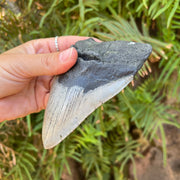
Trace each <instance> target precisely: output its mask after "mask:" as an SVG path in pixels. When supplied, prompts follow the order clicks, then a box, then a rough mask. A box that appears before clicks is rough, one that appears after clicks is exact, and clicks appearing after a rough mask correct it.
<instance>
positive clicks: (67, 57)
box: [59, 47, 78, 73]
mask: <svg viewBox="0 0 180 180" xmlns="http://www.w3.org/2000/svg"><path fill="white" fill-rule="evenodd" d="M77 58H78V53H77V51H76V49H75V48H74V47H71V48H69V49H67V50H65V51H63V52H61V53H60V54H59V60H60V63H61V73H65V72H66V71H68V70H69V69H70V68H71V67H72V66H73V65H74V64H75V63H76V61H77Z"/></svg>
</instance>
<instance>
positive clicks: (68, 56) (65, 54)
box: [59, 48, 73, 63]
mask: <svg viewBox="0 0 180 180" xmlns="http://www.w3.org/2000/svg"><path fill="white" fill-rule="evenodd" d="M72 52H73V48H70V49H67V50H65V51H63V52H61V53H60V54H59V60H60V61H61V62H62V63H66V62H67V61H68V60H70V59H71V55H72Z"/></svg>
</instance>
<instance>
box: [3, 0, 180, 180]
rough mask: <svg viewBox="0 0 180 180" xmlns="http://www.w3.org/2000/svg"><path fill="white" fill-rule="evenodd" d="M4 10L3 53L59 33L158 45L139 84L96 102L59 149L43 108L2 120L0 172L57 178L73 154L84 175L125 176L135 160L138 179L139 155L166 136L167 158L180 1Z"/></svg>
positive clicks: (83, 2)
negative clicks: (48, 141)
mask: <svg viewBox="0 0 180 180" xmlns="http://www.w3.org/2000/svg"><path fill="white" fill-rule="evenodd" d="M0 9H1V11H0V37H1V38H0V47H1V48H0V52H4V51H6V50H8V49H10V48H13V47H15V46H17V45H19V44H21V43H23V42H26V41H28V40H32V39H37V38H44V37H53V36H56V35H59V36H62V35H82V36H95V37H97V38H100V39H101V40H104V41H109V40H129V41H138V42H146V43H150V44H151V45H152V47H153V52H152V55H151V56H150V58H149V63H146V65H145V66H144V67H143V68H142V70H141V71H139V73H138V75H137V77H136V78H135V86H134V87H132V86H129V87H127V88H126V89H125V91H124V93H120V94H118V95H117V96H116V97H114V98H112V99H111V100H110V101H108V102H107V103H105V104H104V105H102V106H101V107H100V108H98V109H97V110H96V111H95V112H94V113H93V114H91V115H90V116H89V117H88V118H87V120H86V121H85V122H84V123H83V124H81V125H80V127H78V128H77V129H76V130H75V131H74V132H73V133H72V134H71V135H70V136H68V137H67V138H66V139H65V140H64V141H63V142H62V143H61V144H59V145H58V146H56V147H55V148H53V149H50V150H44V149H43V146H42V140H41V129H42V121H43V115H44V111H41V112H40V113H38V114H31V115H28V116H27V117H25V118H22V119H18V120H14V121H11V122H3V123H1V124H0V129H1V130H0V179H13V180H16V179H20V180H21V179H22V180H24V179H30V180H31V179H33V180H36V179H38V180H41V179H42V180H43V179H46V180H47V179H53V180H59V179H61V178H62V175H63V172H64V171H65V170H66V171H67V172H68V173H69V174H71V173H72V172H71V166H70V161H72V160H74V161H75V163H77V165H78V167H79V169H80V171H81V174H82V175H81V176H82V177H81V178H82V179H88V180H95V179H99V180H109V179H114V180H125V179H127V177H128V169H129V164H130V163H132V164H133V172H134V177H135V178H136V170H135V166H136V164H135V159H136V158H143V155H144V152H145V150H147V148H149V147H150V146H153V145H154V142H155V140H156V139H161V140H162V149H163V156H164V163H166V137H165V132H164V128H163V125H164V124H169V125H172V126H176V127H177V128H180V125H179V124H178V123H177V121H176V118H177V117H176V116H175V115H174V114H173V113H171V110H172V109H173V110H175V111H178V110H177V109H178V107H180V106H179V105H180V104H179V102H180V101H179V100H180V95H179V94H180V93H179V88H180V52H179V49H180V43H179V40H180V31H179V29H180V21H179V20H180V0H168V1H167V0H156V1H150V0H138V1H135V0H103V1H100V0H93V1H92V0H79V1H78V0H64V1H62V0H53V1H50V0H36V1H35V0H14V1H10V0H3V1H1V2H0ZM151 71H152V73H151V74H150V75H148V72H149V73H150V72H151ZM143 77H144V78H143ZM172 79H173V82H172ZM174 97H175V98H176V100H175V101H174V103H171V104H169V103H167V101H168V99H171V98H172V99H173V98H174ZM159 134H160V135H159Z"/></svg>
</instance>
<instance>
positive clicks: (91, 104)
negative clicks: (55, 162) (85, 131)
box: [42, 38, 152, 149]
mask: <svg viewBox="0 0 180 180" xmlns="http://www.w3.org/2000/svg"><path fill="white" fill-rule="evenodd" d="M74 47H75V48H76V50H77V51H78V60H77V63H76V65H75V66H74V67H73V68H72V69H71V70H69V71H68V72H67V73H65V74H63V75H59V76H56V77H55V79H54V82H53V86H52V89H51V92H50V97H49V100H48V105H47V108H46V111H45V117H44V122H43V130H42V138H43V144H44V148H46V149H49V148H52V147H54V146H55V145H57V144H58V143H60V142H61V141H62V140H63V139H64V138H65V137H66V136H68V135H69V134H70V133H71V132H72V131H73V130H74V129H75V128H77V127H78V126H79V125H80V123H81V122H82V121H83V120H84V119H85V118H86V117H87V116H88V115H89V114H91V113H92V112H93V111H94V110H95V109H96V108H97V107H99V106H100V105H101V104H102V103H104V102H106V101H107V100H109V99H110V98H112V97H113V96H115V95H116V94H118V93H119V92H120V91H121V90H122V89H123V88H125V87H126V86H127V85H128V84H129V83H130V82H131V81H132V80H133V76H134V75H135V74H136V72H137V71H138V70H139V69H140V68H141V67H142V65H143V64H144V62H145V60H146V59H147V58H148V57H149V55H150V53H151V51H152V47H151V46H150V45H149V44H143V43H136V42H127V41H111V42H101V43H99V42H96V41H94V40H93V39H91V38H90V39H88V40H84V41H78V42H77V43H76V44H75V45H74Z"/></svg>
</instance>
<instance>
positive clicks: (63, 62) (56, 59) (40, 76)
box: [0, 36, 89, 122]
mask: <svg viewBox="0 0 180 180" xmlns="http://www.w3.org/2000/svg"><path fill="white" fill-rule="evenodd" d="M87 38H89V37H79V36H62V37H59V38H58V46H59V49H60V52H57V50H56V47H55V42H54V38H46V39H38V40H32V41H29V42H26V43H24V44H22V45H20V46H18V47H15V48H13V49H11V50H9V51H6V52H5V53H3V54H1V55H0V85H1V88H0V122H1V121H4V120H12V119H16V118H19V117H23V116H26V115H28V114H30V113H34V112H39V111H40V110H42V109H45V108H46V105H47V101H48V98H49V91H50V88H51V84H52V79H53V76H54V75H58V74H63V73H65V72H67V71H68V70H69V69H70V68H71V67H72V66H73V65H74V64H75V63H76V60H77V56H78V54H77V51H76V49H75V48H71V46H72V45H73V44H75V43H76V42H77V41H79V40H85V39H87Z"/></svg>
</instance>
